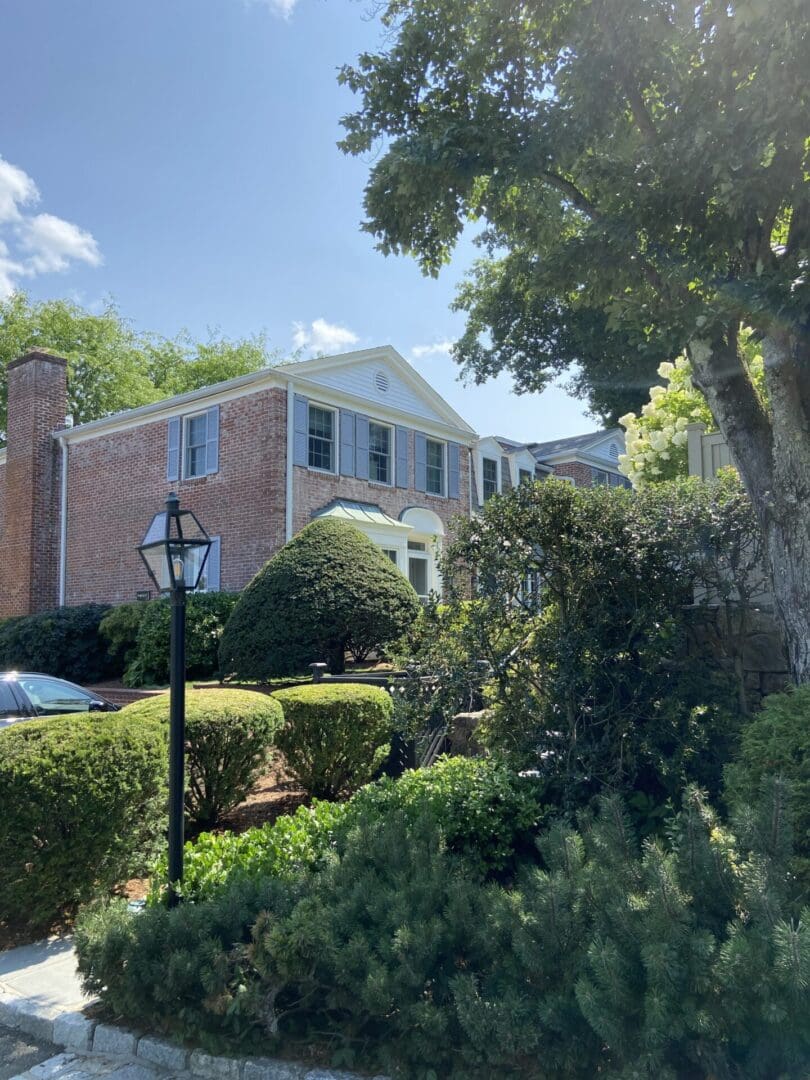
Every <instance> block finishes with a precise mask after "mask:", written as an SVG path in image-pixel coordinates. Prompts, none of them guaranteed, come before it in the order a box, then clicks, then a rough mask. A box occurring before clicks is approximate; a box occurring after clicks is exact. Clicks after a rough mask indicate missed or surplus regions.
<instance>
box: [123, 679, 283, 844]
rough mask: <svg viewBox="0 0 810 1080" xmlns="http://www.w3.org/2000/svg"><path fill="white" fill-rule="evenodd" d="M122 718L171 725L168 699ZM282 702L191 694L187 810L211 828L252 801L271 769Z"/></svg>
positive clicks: (141, 705)
mask: <svg viewBox="0 0 810 1080" xmlns="http://www.w3.org/2000/svg"><path fill="white" fill-rule="evenodd" d="M121 715H122V716H127V717H130V718H131V719H133V720H146V721H161V722H162V723H163V724H164V725H166V726H167V725H168V722H169V697H168V695H166V694H164V695H161V696H160V697H156V698H154V697H153V698H148V699H146V700H144V701H136V702H134V704H132V705H127V707H126V708H125V709H123V710H122V712H121ZM282 722H283V714H282V711H281V706H280V705H279V703H278V702H277V701H274V700H273V699H272V697H269V696H268V695H267V694H257V693H254V692H253V691H251V690H190V691H188V692H187V694H186V769H187V780H186V784H187V791H186V810H187V812H188V815H189V817H190V818H192V819H193V820H194V821H196V822H197V823H198V824H199V825H205V826H210V825H213V824H214V823H215V822H217V821H218V820H219V818H221V817H222V815H223V814H227V813H228V811H229V810H232V809H233V808H234V807H235V806H237V805H238V804H239V803H240V802H242V800H243V799H244V798H246V797H247V796H248V795H249V794H250V792H251V791H252V790H253V787H254V786H255V784H256V781H257V780H258V779H259V777H260V776H261V775H262V773H263V772H264V771H265V769H266V768H267V765H268V762H269V758H270V753H271V750H272V747H273V744H274V741H275V739H276V735H277V733H278V731H279V729H280V728H281V725H282Z"/></svg>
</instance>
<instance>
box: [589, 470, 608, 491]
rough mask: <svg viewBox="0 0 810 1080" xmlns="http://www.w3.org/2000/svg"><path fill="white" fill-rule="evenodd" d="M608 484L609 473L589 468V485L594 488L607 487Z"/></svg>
mask: <svg viewBox="0 0 810 1080" xmlns="http://www.w3.org/2000/svg"><path fill="white" fill-rule="evenodd" d="M609 483H610V473H609V472H608V471H607V469H595V468H591V484H592V485H593V486H594V487H599V486H600V485H605V486H607V485H608V484H609Z"/></svg>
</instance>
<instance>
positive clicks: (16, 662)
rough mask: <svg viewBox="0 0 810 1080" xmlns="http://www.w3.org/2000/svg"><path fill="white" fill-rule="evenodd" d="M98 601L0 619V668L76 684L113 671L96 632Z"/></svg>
mask: <svg viewBox="0 0 810 1080" xmlns="http://www.w3.org/2000/svg"><path fill="white" fill-rule="evenodd" d="M109 610H110V609H109V607H108V606H106V605H104V604H81V605H80V606H78V607H63V608H55V609H54V610H53V611H42V612H39V613H38V614H37V615H23V616H21V617H19V618H14V619H4V620H3V621H2V622H0V671H14V670H16V671H41V672H43V673H44V674H46V675H53V676H54V677H56V678H59V679H70V680H71V681H72V682H78V683H94V682H100V681H101V680H102V679H106V678H109V677H110V676H112V675H116V674H119V672H118V671H117V670H116V667H117V665H116V661H115V659H114V658H113V657H110V656H109V655H108V653H107V648H106V644H105V642H104V641H103V640H101V638H100V637H99V624H100V623H101V620H102V619H103V617H104V616H105V615H106V613H107V612H108V611H109Z"/></svg>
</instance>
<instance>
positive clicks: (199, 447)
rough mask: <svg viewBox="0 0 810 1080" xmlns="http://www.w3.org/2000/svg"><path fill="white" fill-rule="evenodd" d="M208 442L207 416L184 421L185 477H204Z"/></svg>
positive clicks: (204, 414)
mask: <svg viewBox="0 0 810 1080" xmlns="http://www.w3.org/2000/svg"><path fill="white" fill-rule="evenodd" d="M207 441H208V416H207V414H206V413H201V414H200V415H199V416H190V417H189V418H188V419H187V420H186V476H205V445H206V442H207Z"/></svg>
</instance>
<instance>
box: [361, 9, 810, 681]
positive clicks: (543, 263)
mask: <svg viewBox="0 0 810 1080" xmlns="http://www.w3.org/2000/svg"><path fill="white" fill-rule="evenodd" d="M382 18H383V22H384V24H385V26H386V29H387V31H388V33H387V35H386V39H385V40H386V48H385V51H382V52H380V53H378V54H376V55H371V54H365V55H363V56H361V58H360V60H359V62H358V64H357V65H355V66H353V67H346V68H344V70H343V72H342V76H341V77H342V80H343V81H344V82H345V83H347V84H348V85H349V86H350V88H351V89H353V90H354V91H356V92H357V93H359V94H360V95H361V98H362V103H361V107H360V109H359V110H358V111H357V112H355V113H353V114H351V115H349V116H348V117H346V118H345V120H344V124H345V127H346V137H345V139H344V141H343V144H342V145H343V148H344V149H345V150H346V151H348V152H350V153H354V154H359V153H364V152H366V151H367V150H368V149H369V148H370V147H372V145H373V144H375V142H376V141H377V140H378V139H380V138H383V139H389V140H390V142H389V143H388V145H387V147H386V148H385V152H384V153H383V154H382V155H381V156H380V157H378V160H377V161H376V164H375V165H374V166H373V168H372V171H371V176H370V179H369V182H368V186H367V188H366V199H365V206H366V212H367V221H366V224H365V228H366V229H367V230H368V231H369V232H371V233H372V234H374V235H375V236H376V237H377V238H378V241H379V247H380V249H381V250H382V251H383V252H386V253H389V252H406V253H410V254H412V255H414V256H415V257H416V258H417V259H418V260H419V261H420V263H421V265H422V267H423V269H424V270H425V271H426V272H429V273H436V272H437V271H438V269H439V268H440V266H441V265H442V263H444V262H445V261H446V260H447V259H448V258H449V256H450V253H451V251H452V249H453V246H454V245H455V243H456V241H457V239H458V237H459V235H460V234H461V231H462V229H463V228H464V226H465V225H466V224H467V223H468V222H470V221H476V220H483V221H484V222H485V229H484V231H483V234H482V237H481V243H482V245H483V247H484V249H485V252H486V256H485V258H484V259H483V260H482V262H481V263H479V265H478V267H477V269H476V270H475V271H474V273H473V275H472V278H471V279H470V280H469V281H468V282H467V284H466V285H465V287H464V289H463V290H462V292H461V294H460V296H459V299H458V303H459V305H460V306H461V307H462V308H463V309H465V310H467V311H468V312H469V320H468V325H467V331H466V333H465V334H464V335H463V336H462V338H461V340H460V341H459V342H458V343H457V345H456V349H455V355H456V358H457V359H458V360H460V361H461V362H462V363H464V364H466V365H467V367H468V368H469V369H471V370H472V372H473V373H475V374H478V375H479V376H480V377H487V376H488V375H490V374H492V373H494V372H497V371H500V370H504V369H509V370H511V371H513V373H515V374H516V375H517V377H518V386H519V388H522V387H528V386H535V385H541V384H542V383H543V382H544V381H545V380H548V379H549V378H550V377H552V376H553V375H554V374H555V373H556V371H557V368H558V366H559V361H558V360H557V359H556V357H557V355H560V356H562V358H563V361H564V362H567V361H568V360H569V359H570V358H571V357H572V355H574V353H575V352H576V350H573V349H572V348H571V347H570V341H571V340H572V333H571V328H572V327H574V328H576V327H581V326H582V325H588V323H589V322H591V323H593V321H594V320H597V319H599V318H601V319H604V326H605V329H606V331H607V332H608V335H609V340H608V349H607V357H608V363H607V364H606V365H605V366H604V368H603V366H602V362H601V357H602V345H601V343H600V340H599V335H598V334H591V335H590V336H589V335H587V334H579V335H578V337H575V338H574V340H575V341H576V344H577V347H578V349H580V350H581V356H580V357H579V359H580V360H581V361H582V376H581V380H582V383H583V385H584V384H587V385H588V386H589V387H591V388H592V390H593V392H594V393H598V392H599V388H600V383H599V380H600V379H601V378H603V377H604V378H610V379H612V378H614V377H615V373H616V372H618V371H619V370H620V369H621V370H622V371H626V372H627V373H628V375H629V377H630V378H631V379H635V378H636V377H637V374H638V365H639V357H642V358H644V357H649V358H650V361H651V367H652V369H653V370H654V367H655V366H657V362H658V361H659V360H660V359H661V358H666V359H669V360H672V359H674V358H675V357H676V356H678V355H679V354H680V353H681V351H682V350H683V349H686V351H687V355H688V357H689V360H690V362H691V365H692V370H693V377H694V380H695V383H696V384H697V385H698V386H699V387H700V389H701V390H702V391H703V393H704V394H705V396H706V400H707V402H708V404H709V408H710V409H711V412H712V415H713V417H714V419H715V421H716V423H717V426H718V428H719V430H720V431H721V432H722V434H723V435H724V437H725V439H726V441H727V442H728V445H729V448H730V450H731V453H732V455H733V457H734V459H735V461H736V463H737V465H738V467H739V470H740V474H741V476H742V479H743V482H744V483H745V486H746V488H747V490H748V492H749V494H750V496H751V499H752V502H753V504H754V507H755V510H756V513H757V517H758V520H759V523H760V526H761V528H762V532H763V537H764V540H765V547H766V550H767V554H768V559H769V562H770V566H771V570H772V577H773V592H774V596H775V599H776V604H777V607H778V610H779V613H780V615H781V617H782V620H783V622H784V626H785V632H786V638H787V642H788V649H789V655H790V662H791V667H792V670H793V674H794V677H795V678H796V679H797V680H810V559H808V557H807V554H808V552H810V515H807V514H803V513H800V509H801V507H802V506H803V505H806V500H807V495H808V491H810V280H808V273H807V260H808V255H810V181H808V168H809V167H810V158H809V151H808V146H809V145H810V141H809V140H808V135H810V81H809V80H808V79H807V71H808V70H810V8H808V6H807V4H806V2H805V0H723V2H718V0H689V2H687V0H536V2H535V3H534V4H532V5H530V6H529V7H527V6H526V5H524V4H521V3H517V2H516V0H498V2H495V0H388V3H387V4H386V6H385V7H384V9H383V14H382ZM498 300H500V310H501V311H503V312H504V314H503V316H502V317H499V318H496V317H495V314H494V313H493V311H494V305H495V304H496V301H498ZM743 327H750V328H751V329H752V331H753V332H754V334H755V335H756V336H757V338H758V340H759V342H760V346H761V351H762V355H763V357H764V363H765V388H766V391H767V396H768V401H769V405H766V403H765V402H764V400H763V397H762V396H761V395H760V394H759V393H758V391H757V388H756V385H755V383H754V381H753V380H752V378H751V373H750V371H749V368H748V365H747V364H746V360H745V355H744V351H743V349H742V347H741V330H742V328H743ZM610 335H613V337H611V336H610ZM616 340H621V341H622V342H623V343H624V348H625V359H624V360H623V361H622V363H621V365H619V364H618V362H617V360H616V349H615V343H616ZM558 347H559V350H560V351H559V354H558V353H557V352H556V351H555V350H556V349H557V348H558ZM653 358H655V363H654V364H653V363H652V360H653Z"/></svg>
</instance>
